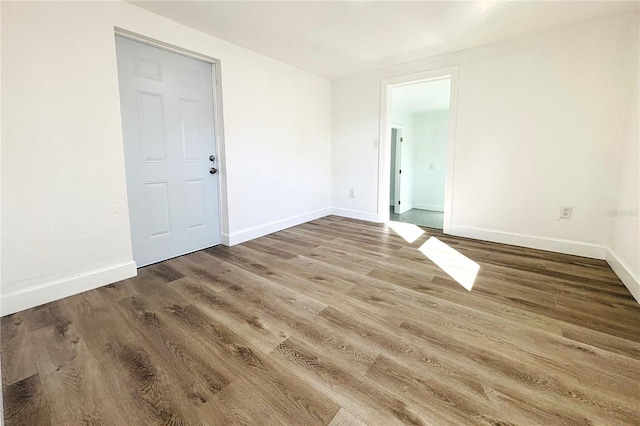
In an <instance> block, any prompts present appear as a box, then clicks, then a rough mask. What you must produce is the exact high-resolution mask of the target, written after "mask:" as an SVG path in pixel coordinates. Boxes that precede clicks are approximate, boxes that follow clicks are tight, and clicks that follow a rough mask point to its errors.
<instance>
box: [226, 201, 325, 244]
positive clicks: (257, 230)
mask: <svg viewBox="0 0 640 426" xmlns="http://www.w3.org/2000/svg"><path fill="white" fill-rule="evenodd" d="M329 214H331V209H330V208H329V207H327V208H324V209H319V210H315V211H312V212H308V213H303V214H299V215H297V216H291V217H288V218H286V219H282V220H277V221H274V222H269V223H265V224H264V225H259V226H254V227H252V228H247V229H243V230H242V231H238V232H234V233H230V234H229V235H227V234H222V236H221V240H222V244H224V245H226V246H234V245H236V244H240V243H244V242H245V241H249V240H253V239H255V238H259V237H263V236H265V235H268V234H271V233H273V232H278V231H282V230H283V229H287V228H291V227H292V226H296V225H300V224H302V223H305V222H309V221H311V220H315V219H319V218H321V217H324V216H327V215H329Z"/></svg>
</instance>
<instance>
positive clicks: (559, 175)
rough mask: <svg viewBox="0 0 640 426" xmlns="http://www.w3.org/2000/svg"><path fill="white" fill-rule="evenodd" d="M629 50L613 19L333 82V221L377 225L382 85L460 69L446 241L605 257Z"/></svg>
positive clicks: (625, 27)
mask: <svg viewBox="0 0 640 426" xmlns="http://www.w3.org/2000/svg"><path fill="white" fill-rule="evenodd" d="M637 42H638V25H637V16H635V17H619V18H614V19H608V20H604V21H598V22H594V23H589V24H585V25H580V26H577V27H572V28H567V29H563V30H559V31H554V32H547V33H543V34H537V35H532V36H529V37H525V38H521V39H517V40H512V41H508V42H504V43H499V44H494V45H490V46H486V47H482V48H477V49H472V50H467V51H462V52H458V53H455V54H450V55H444V56H438V57H434V58H428V59H424V60H421V61H418V62H413V63H409V64H403V65H399V66H395V67H390V68H385V69H382V70H377V71H374V72H368V73H363V74H358V75H355V76H351V77H349V78H345V79H341V80H336V81H333V82H332V99H331V102H332V107H331V112H332V122H331V126H332V134H331V139H332V142H331V143H332V145H331V150H332V177H333V180H332V205H333V207H334V212H336V213H338V214H345V215H350V216H353V217H360V218H371V219H373V220H375V218H376V210H377V191H378V188H377V187H378V180H377V175H378V167H377V166H378V153H379V150H378V148H375V147H374V146H375V145H373V144H372V141H373V140H374V139H377V138H379V137H380V136H379V135H378V132H379V114H380V105H379V99H380V81H381V80H382V79H385V78H390V77H395V76H401V75H407V74H411V73H416V72H420V71H425V70H430V69H436V68H442V67H447V66H453V65H458V67H459V86H458V90H459V91H458V112H457V124H456V145H455V168H454V177H453V208H452V226H451V228H452V232H453V233H457V234H459V235H468V236H474V237H478V238H485V239H493V240H496V241H501V242H507V243H512V244H521V245H528V246H534V247H539V248H545V249H550V250H557V251H564V252H570V253H574V254H581V255H587V256H594V257H601V258H602V257H604V254H605V251H606V249H605V247H604V245H606V244H607V242H608V224H607V220H606V219H605V218H604V215H603V206H607V205H611V203H612V193H613V191H612V188H614V187H615V185H616V182H615V176H614V174H612V173H611V171H612V170H615V169H616V168H617V167H618V165H617V163H616V159H617V156H616V152H617V149H616V148H617V146H618V144H619V143H620V140H621V138H622V128H623V122H624V115H623V114H621V107H622V106H623V104H626V99H627V93H628V92H629V90H630V88H631V87H632V82H630V81H629V76H628V75H627V73H625V72H624V70H626V69H628V68H630V67H632V66H633V59H632V58H630V57H629V55H628V52H629V49H630V48H635V49H636V50H637ZM348 187H357V188H359V191H358V192H357V193H356V198H354V199H347V198H346V194H347V191H346V188H348ZM560 206H572V207H573V218H572V219H571V220H561V219H558V213H559V209H560Z"/></svg>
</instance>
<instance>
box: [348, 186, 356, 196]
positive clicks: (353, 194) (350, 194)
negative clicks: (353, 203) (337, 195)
mask: <svg viewBox="0 0 640 426" xmlns="http://www.w3.org/2000/svg"><path fill="white" fill-rule="evenodd" d="M349 198H356V195H355V193H354V192H353V188H351V189H350V190H349Z"/></svg>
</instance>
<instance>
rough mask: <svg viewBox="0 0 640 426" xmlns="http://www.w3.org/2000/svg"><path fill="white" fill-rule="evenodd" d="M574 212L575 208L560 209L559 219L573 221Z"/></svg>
mask: <svg viewBox="0 0 640 426" xmlns="http://www.w3.org/2000/svg"><path fill="white" fill-rule="evenodd" d="M572 211H573V207H560V215H559V216H558V217H559V218H560V219H571V213H572Z"/></svg>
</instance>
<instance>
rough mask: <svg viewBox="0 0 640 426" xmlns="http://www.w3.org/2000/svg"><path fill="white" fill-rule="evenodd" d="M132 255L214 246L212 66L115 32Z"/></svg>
mask: <svg viewBox="0 0 640 426" xmlns="http://www.w3.org/2000/svg"><path fill="white" fill-rule="evenodd" d="M116 48H117V54H118V76H119V85H120V103H121V111H122V129H123V139H124V153H125V166H126V173H127V195H128V200H129V215H130V224H131V237H132V243H133V256H134V260H135V261H136V263H137V265H138V266H139V267H140V266H144V265H148V264H150V263H154V262H159V261H162V260H165V259H169V258H171V257H175V256H179V255H182V254H186V253H189V252H192V251H195V250H200V249H202V248H205V247H210V246H213V245H216V244H219V243H220V225H219V213H218V175H217V174H210V173H209V169H210V168H211V167H217V164H216V163H215V162H211V161H210V160H209V156H210V155H215V153H216V149H215V148H216V146H215V138H214V135H215V132H214V121H213V83H212V82H213V78H212V73H213V69H212V66H211V64H209V63H206V62H201V61H198V60H195V59H192V58H188V57H186V56H181V55H178V54H175V53H171V52H168V51H165V50H162V49H159V48H155V47H151V46H148V45H145V44H142V43H138V42H135V41H132V40H129V39H125V38H122V37H116Z"/></svg>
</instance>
